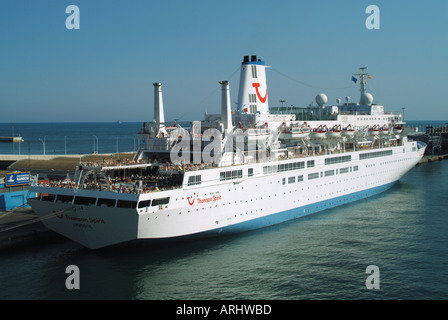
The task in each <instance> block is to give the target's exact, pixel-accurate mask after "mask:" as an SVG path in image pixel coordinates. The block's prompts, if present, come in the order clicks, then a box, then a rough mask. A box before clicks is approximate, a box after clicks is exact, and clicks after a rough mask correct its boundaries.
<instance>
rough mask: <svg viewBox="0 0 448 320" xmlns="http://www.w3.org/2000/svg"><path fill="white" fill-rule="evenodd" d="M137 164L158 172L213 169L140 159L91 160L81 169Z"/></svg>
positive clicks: (204, 165) (209, 166)
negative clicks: (148, 165)
mask: <svg viewBox="0 0 448 320" xmlns="http://www.w3.org/2000/svg"><path fill="white" fill-rule="evenodd" d="M138 164H154V165H157V166H158V167H159V168H160V170H163V171H195V170H202V169H207V168H212V167H214V164H213V163H211V164H206V163H201V164H192V163H189V164H182V165H176V164H171V163H160V162H158V161H157V160H156V159H141V160H131V159H110V160H106V159H103V160H91V161H84V162H82V163H81V165H82V166H83V167H94V168H103V167H120V166H131V165H138Z"/></svg>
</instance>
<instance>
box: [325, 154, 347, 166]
mask: <svg viewBox="0 0 448 320" xmlns="http://www.w3.org/2000/svg"><path fill="white" fill-rule="evenodd" d="M350 161H352V156H342V157H333V158H326V159H325V165H328V164H335V163H342V162H350Z"/></svg>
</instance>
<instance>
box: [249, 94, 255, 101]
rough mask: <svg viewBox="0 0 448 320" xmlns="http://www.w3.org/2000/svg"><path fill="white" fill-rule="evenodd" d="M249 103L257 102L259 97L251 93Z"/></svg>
mask: <svg viewBox="0 0 448 320" xmlns="http://www.w3.org/2000/svg"><path fill="white" fill-rule="evenodd" d="M249 102H252V103H254V102H255V103H256V102H257V95H256V94H255V93H249Z"/></svg>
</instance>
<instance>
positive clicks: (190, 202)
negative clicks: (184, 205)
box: [187, 192, 196, 206]
mask: <svg viewBox="0 0 448 320" xmlns="http://www.w3.org/2000/svg"><path fill="white" fill-rule="evenodd" d="M193 195H196V192H195V193H193ZM190 198H193V197H187V200H188V204H189V205H190V206H192V205H193V204H194V200H196V199H194V198H193V201H190Z"/></svg>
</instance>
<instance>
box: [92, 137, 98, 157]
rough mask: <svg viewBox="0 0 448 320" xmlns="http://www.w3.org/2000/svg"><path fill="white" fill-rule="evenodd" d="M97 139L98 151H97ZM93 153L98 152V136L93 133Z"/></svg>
mask: <svg viewBox="0 0 448 320" xmlns="http://www.w3.org/2000/svg"><path fill="white" fill-rule="evenodd" d="M95 139H96V151H95ZM93 153H98V137H97V136H96V135H93Z"/></svg>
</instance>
